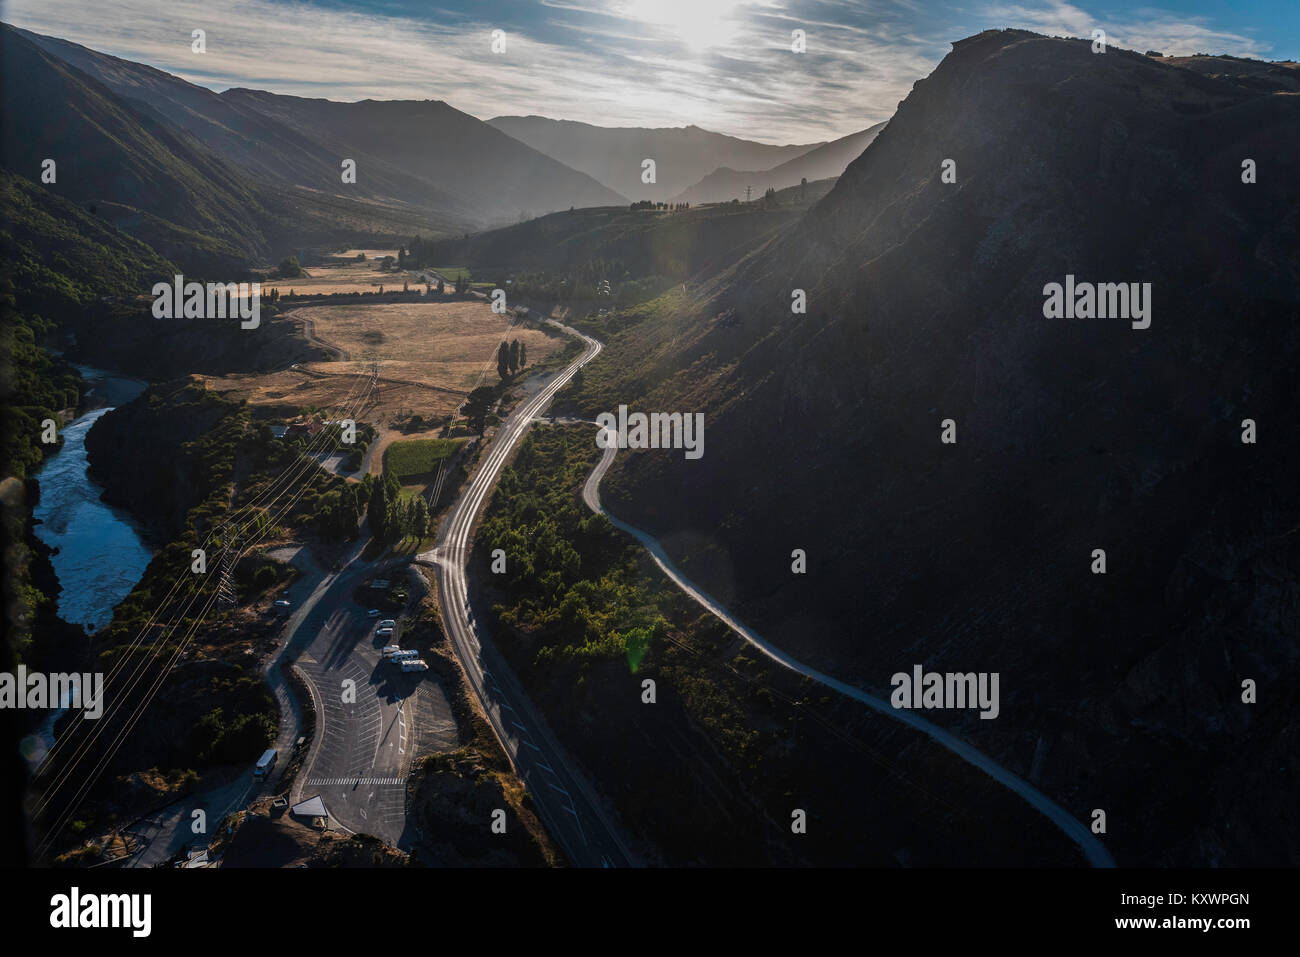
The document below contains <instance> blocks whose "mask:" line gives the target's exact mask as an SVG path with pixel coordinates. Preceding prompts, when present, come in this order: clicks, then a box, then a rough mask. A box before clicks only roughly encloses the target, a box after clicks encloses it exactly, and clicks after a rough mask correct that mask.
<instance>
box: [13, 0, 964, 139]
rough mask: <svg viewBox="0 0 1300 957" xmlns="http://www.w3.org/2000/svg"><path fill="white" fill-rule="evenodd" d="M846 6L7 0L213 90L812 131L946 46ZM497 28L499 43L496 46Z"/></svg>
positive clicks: (867, 117) (840, 123) (687, 1)
mask: <svg viewBox="0 0 1300 957" xmlns="http://www.w3.org/2000/svg"><path fill="white" fill-rule="evenodd" d="M835 6H836V5H834V4H826V3H804V4H798V3H777V2H772V0H768V2H749V3H744V2H742V3H734V2H721V0H674V3H672V4H668V5H666V6H664V5H657V4H654V3H649V2H647V0H609V2H596V0H551V2H548V3H546V4H544V5H539V6H538V7H537V8H535V12H534V13H533V15H532V19H531V20H526V21H520V22H519V24H518V26H517V28H516V27H512V25H511V24H510V23H501V22H496V23H493V22H487V21H485V20H482V19H481V14H479V13H478V12H477V11H478V10H479V9H480V8H478V7H477V6H476V5H473V4H470V5H468V6H466V7H465V8H464V9H463V10H461V11H460V15H459V16H456V17H442V16H434V15H430V16H423V17H415V16H401V15H391V14H386V15H378V14H372V13H361V12H357V11H356V10H353V11H344V10H338V9H333V8H325V7H319V6H314V5H310V4H306V3H283V2H274V0H230V2H227V3H223V4H221V6H220V9H219V11H218V10H217V9H215V8H214V6H213V4H212V3H211V2H210V0H117V2H115V3H112V4H103V5H89V4H86V3H85V2H84V0H11V2H9V3H8V4H7V7H6V18H7V19H8V20H9V22H11V23H14V24H15V25H17V26H21V27H24V28H27V29H30V30H34V31H36V32H38V33H45V34H50V35H53V36H59V37H63V38H65V39H68V40H71V41H73V42H75V43H80V44H83V45H85V46H88V47H90V48H92V49H95V50H100V51H102V52H105V53H110V54H113V55H115V56H121V57H124V58H126V59H130V60H137V61H140V62H144V63H148V64H150V65H151V66H155V67H157V68H159V69H162V70H166V71H168V72H170V73H174V74H176V75H178V76H181V77H183V78H185V79H187V80H190V81H191V82H195V83H198V84H201V85H203V86H207V87H209V88H212V89H217V90H221V89H225V88H227V87H231V86H244V87H254V88H260V89H267V90H271V91H273V92H278V93H290V94H295V95H300V96H313V97H329V98H331V99H341V100H359V99H367V98H374V99H441V100H446V101H447V102H449V103H451V104H452V105H453V106H455V107H457V108H458V109H462V110H465V111H466V112H469V113H472V114H474V115H476V116H480V117H483V118H488V117H491V116H495V115H499V114H503V113H518V114H527V113H538V114H542V115H546V116H556V117H564V118H568V119H579V120H585V121H587V122H591V123H596V124H602V125H624V126H627V125H647V126H684V125H687V124H696V125H699V126H703V127H706V128H709V129H716V130H719V131H721V132H730V133H733V134H737V135H742V136H746V137H749V138H753V139H760V140H766V141H769V142H811V141H815V140H823V139H830V138H832V137H835V136H840V135H844V134H846V133H849V132H853V131H855V130H859V129H862V128H864V127H866V126H868V125H870V124H871V123H874V122H876V121H878V120H881V119H884V118H886V117H888V116H889V115H890V114H892V113H893V110H894V108H895V106H896V104H897V102H898V100H900V99H901V98H902V97H903V96H905V95H906V93H907V90H908V89H909V88H910V86H911V84H912V82H913V81H915V80H916V79H918V78H919V77H920V76H923V75H924V74H926V73H928V72H929V71H930V70H931V69H933V67H934V65H935V64H936V63H937V62H938V60H939V59H940V58H941V57H942V55H943V52H944V51H945V50H946V43H942V42H940V41H938V40H934V41H926V40H920V39H917V38H909V39H904V40H901V41H900V40H893V39H889V38H888V37H886V36H883V35H880V34H877V33H875V32H873V31H872V30H871V29H869V28H867V27H864V26H862V25H860V24H857V23H852V22H844V23H836V22H834V20H835V17H834V16H827V14H828V13H834V12H835ZM696 8H698V9H699V10H701V11H703V12H704V13H705V14H707V15H706V16H705V17H703V18H702V19H700V20H699V21H698V22H699V23H701V24H704V25H705V26H707V27H708V31H709V32H708V33H707V34H706V35H704V36H702V37H699V36H694V35H691V31H692V29H693V28H694V26H693V25H694V24H696V22H697V21H696V20H694V19H693V18H692V11H693V10H694V9H696ZM890 9H892V8H890ZM859 13H861V11H860V10H859ZM818 14H820V16H819V15H818ZM888 15H889V16H894V14H892V13H891V14H888ZM796 23H798V24H807V27H806V29H807V30H808V51H807V53H805V54H795V53H792V52H791V51H790V47H789V44H790V30H791V29H793V26H792V24H796ZM195 28H202V29H204V30H205V31H206V32H207V52H206V53H203V54H196V53H193V52H191V49H190V43H191V38H190V32H191V30H193V29H195ZM498 28H499V29H505V30H506V33H507V48H506V54H504V55H493V54H492V53H491V52H490V34H491V31H492V30H493V29H498ZM684 34H685V35H684Z"/></svg>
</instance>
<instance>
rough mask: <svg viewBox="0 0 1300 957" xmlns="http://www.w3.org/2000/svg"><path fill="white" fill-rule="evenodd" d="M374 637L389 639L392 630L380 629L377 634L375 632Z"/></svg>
mask: <svg viewBox="0 0 1300 957" xmlns="http://www.w3.org/2000/svg"><path fill="white" fill-rule="evenodd" d="M375 637H376V638H391V637H393V629H391V628H380V629H379V630H378V631H377V632H375Z"/></svg>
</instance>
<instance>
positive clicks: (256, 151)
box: [16, 30, 474, 232]
mask: <svg viewBox="0 0 1300 957" xmlns="http://www.w3.org/2000/svg"><path fill="white" fill-rule="evenodd" d="M16 32H18V33H20V34H22V35H23V36H24V37H26V38H27V39H28V40H30V41H31V42H32V43H33V44H35V45H36V46H38V47H40V48H41V49H42V50H45V51H46V52H48V53H50V54H52V55H54V56H56V57H58V58H59V59H61V60H63V61H64V62H66V63H68V64H70V65H71V66H73V67H75V68H76V69H78V70H80V71H81V72H83V73H85V74H87V75H89V76H91V77H93V78H95V79H96V80H98V81H99V82H100V83H102V84H104V85H105V86H106V87H108V88H109V89H110V90H112V91H113V92H114V93H116V94H118V95H119V96H121V97H122V98H124V99H126V100H127V101H131V102H136V103H142V104H145V105H146V106H148V107H150V108H152V109H154V110H157V112H158V113H160V114H161V115H162V116H164V117H166V118H167V120H168V121H170V122H171V123H173V124H174V125H175V126H177V127H179V128H180V129H182V130H185V131H186V132H188V133H192V134H193V135H194V136H195V137H197V138H198V139H199V140H200V141H201V142H202V143H203V144H204V146H206V147H207V148H209V149H212V150H214V151H215V152H216V153H217V154H218V155H220V156H222V157H223V158H225V159H227V160H230V161H231V162H233V163H236V164H238V165H239V166H241V167H243V168H245V169H247V170H248V171H249V172H251V173H253V174H255V175H256V176H257V177H259V179H260V180H261V181H269V182H275V183H285V184H292V185H296V186H301V187H305V188H307V189H311V190H315V191H320V192H324V193H326V194H333V195H336V196H339V197H341V199H342V200H346V201H348V202H355V201H356V200H357V199H369V200H372V201H379V200H387V201H388V202H390V203H393V202H397V203H402V204H408V205H410V206H412V207H413V209H415V210H419V212H420V214H421V220H422V221H423V222H424V223H425V229H426V231H427V229H428V224H430V223H432V225H433V226H434V227H435V228H437V229H438V230H439V231H447V232H462V231H464V230H465V229H466V228H468V226H469V225H471V224H472V223H473V222H474V216H473V213H472V211H471V210H470V209H469V208H468V206H467V204H465V203H464V201H463V200H461V199H459V198H457V197H456V196H455V195H453V194H452V193H450V192H447V191H445V190H441V189H438V188H436V187H434V186H432V185H430V184H429V183H427V182H425V181H424V180H422V179H421V178H420V177H419V176H415V175H411V174H410V173H407V172H405V171H403V170H399V169H395V168H393V167H391V166H390V165H389V164H386V163H382V162H374V163H371V164H367V169H366V175H365V176H362V177H359V178H358V180H357V182H356V183H355V184H346V185H345V184H343V182H342V178H341V166H340V164H341V162H342V159H343V158H344V154H343V153H342V152H340V150H339V149H338V148H331V147H330V146H329V145H328V144H326V143H322V142H317V141H316V140H315V139H313V138H312V137H310V136H308V135H304V134H303V133H300V132H299V131H297V130H296V129H293V128H292V127H290V126H288V125H285V124H283V123H279V122H276V121H275V120H273V119H271V118H270V117H268V116H266V115H265V114H263V113H262V112H260V111H258V110H256V109H253V108H251V107H249V106H247V105H245V104H242V103H240V102H238V101H237V100H236V99H234V98H231V97H223V96H220V95H218V94H216V93H213V92H212V91H211V90H208V89H205V88H204V87H201V86H197V85H195V84H193V83H190V82H188V81H186V80H182V79H181V78H180V77H177V76H173V75H172V74H170V73H165V72H163V71H162V70H156V69H154V68H153V67H150V66H146V65H144V64H142V63H134V62H132V61H130V60H123V59H119V58H118V57H113V56H108V55H107V54H104V53H99V52H97V51H95V50H90V49H87V48H86V47H83V46H80V45H78V44H76V43H70V42H68V41H67V40H61V39H58V38H56V37H46V36H41V35H40V34H37V33H30V32H28V31H26V30H18V31H16Z"/></svg>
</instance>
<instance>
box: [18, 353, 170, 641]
mask: <svg viewBox="0 0 1300 957" xmlns="http://www.w3.org/2000/svg"><path fill="white" fill-rule="evenodd" d="M78 370H79V371H80V372H81V375H82V377H83V378H84V379H85V380H86V382H87V384H88V386H89V391H88V392H87V400H88V402H89V403H90V404H91V405H95V404H97V403H102V404H101V405H100V406H99V407H98V408H95V409H92V410H91V411H89V412H87V413H85V414H84V415H82V416H81V417H80V418H78V419H76V420H75V421H74V422H72V423H71V424H69V425H67V426H65V427H64V429H63V433H62V434H63V448H61V449H60V450H59V451H58V452H56V453H55V454H54V455H53V456H52V457H51V458H50V459H49V460H48V461H46V463H45V465H44V467H43V468H42V469H41V471H40V472H39V473H38V474H37V476H36V477H37V479H38V480H39V481H40V484H41V499H40V504H39V505H38V506H37V507H36V510H35V513H34V514H35V517H36V519H37V522H38V524H37V525H36V536H37V537H38V538H39V539H40V540H41V541H43V542H45V544H47V545H49V546H50V547H51V548H53V549H57V552H56V553H55V554H54V556H53V557H52V558H51V561H52V562H53V564H54V571H55V573H56V574H57V575H58V576H59V584H60V585H62V586H63V591H62V592H61V593H60V594H59V598H58V609H59V614H60V615H61V616H62V617H63V619H64V620H65V621H69V622H72V623H73V624H79V625H85V626H86V627H87V628H89V629H91V630H95V629H98V628H102V627H103V626H104V625H106V624H108V623H109V622H110V621H111V620H112V618H113V609H114V608H115V607H116V606H117V603H118V602H120V601H121V600H122V599H123V598H125V597H126V596H127V594H128V593H129V592H130V591H131V589H132V588H134V587H135V584H136V582H138V581H139V580H140V576H141V575H143V574H144V570H145V568H146V567H147V566H148V564H149V560H150V559H151V558H152V557H153V550H152V549H151V548H150V547H149V546H148V544H147V543H146V541H145V538H144V536H143V535H142V533H141V529H140V526H139V524H138V523H137V522H136V521H135V520H134V519H133V518H132V517H131V516H130V515H129V514H128V513H127V512H125V511H124V510H122V509H119V508H114V507H113V506H111V505H107V504H105V503H104V502H101V501H100V498H99V497H100V495H101V494H103V491H104V490H103V488H101V487H100V486H99V485H97V484H96V483H95V482H94V481H93V480H92V479H91V478H90V476H89V475H88V474H87V456H86V433H87V432H89V431H90V428H91V426H93V425H94V424H95V423H96V422H97V421H98V420H99V419H100V417H101V416H104V415H106V414H108V413H109V412H111V411H112V410H113V408H114V407H115V406H117V405H120V404H122V403H125V402H129V401H130V400H131V399H133V398H135V396H137V395H139V394H140V392H141V391H143V390H144V387H145V383H143V382H141V381H139V380H137V379H128V378H125V377H122V376H117V375H114V374H112V373H108V372H104V371H102V370H99V369H92V368H90V367H88V366H78Z"/></svg>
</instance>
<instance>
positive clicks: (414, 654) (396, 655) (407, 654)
mask: <svg viewBox="0 0 1300 957" xmlns="http://www.w3.org/2000/svg"><path fill="white" fill-rule="evenodd" d="M419 657H420V653H419V652H418V651H416V650H415V649H414V648H407V649H406V650H405V651H403V650H402V649H401V648H398V649H397V650H396V651H394V652H393V653H392V654H391V655H389V656H388V660H389V661H414V660H415V659H416V658H419Z"/></svg>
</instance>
